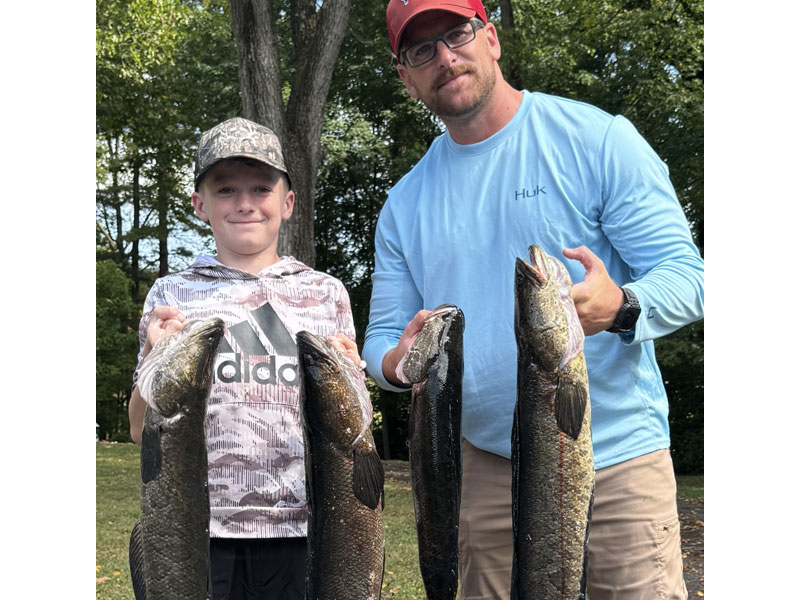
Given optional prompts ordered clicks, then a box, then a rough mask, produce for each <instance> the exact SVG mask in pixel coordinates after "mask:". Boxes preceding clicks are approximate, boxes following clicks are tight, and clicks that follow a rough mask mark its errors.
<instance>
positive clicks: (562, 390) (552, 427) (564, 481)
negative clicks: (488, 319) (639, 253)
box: [511, 246, 594, 600]
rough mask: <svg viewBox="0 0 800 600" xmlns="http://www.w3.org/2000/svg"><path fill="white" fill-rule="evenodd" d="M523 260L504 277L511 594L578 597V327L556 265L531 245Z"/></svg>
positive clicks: (587, 492)
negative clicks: (510, 320) (511, 381)
mask: <svg viewBox="0 0 800 600" xmlns="http://www.w3.org/2000/svg"><path fill="white" fill-rule="evenodd" d="M530 261H531V264H528V263H526V262H524V261H522V260H520V259H517V261H516V267H515V279H514V281H515V316H514V318H515V333H516V338H517V402H516V406H515V410H514V423H513V428H512V442H511V466H512V523H513V533H514V554H513V566H512V584H511V598H512V599H513V600H523V599H525V600H534V599H535V600H584V599H585V598H586V566H587V542H588V535H589V523H590V521H591V507H592V502H593V496H594V463H593V459H592V439H591V407H590V403H589V388H588V379H587V375H586V363H585V360H584V356H583V340H582V331H581V330H580V328H579V327H576V321H577V319H578V316H577V311H576V310H575V306H574V304H573V303H572V299H571V295H570V289H571V282H570V279H569V275H568V274H567V272H566V269H565V268H564V266H563V265H562V264H561V262H560V261H558V260H557V259H555V258H553V257H551V256H549V255H547V254H545V253H544V252H543V251H542V250H541V248H539V247H537V246H531V248H530ZM576 332H578V335H579V339H575V335H576Z"/></svg>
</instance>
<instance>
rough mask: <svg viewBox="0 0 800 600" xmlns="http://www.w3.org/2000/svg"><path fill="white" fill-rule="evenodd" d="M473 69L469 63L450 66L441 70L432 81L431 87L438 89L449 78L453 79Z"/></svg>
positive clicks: (471, 71)
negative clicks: (445, 69)
mask: <svg viewBox="0 0 800 600" xmlns="http://www.w3.org/2000/svg"><path fill="white" fill-rule="evenodd" d="M474 72H475V70H474V69H473V68H472V67H470V66H469V65H459V66H457V67H450V68H449V69H447V71H444V72H442V73H441V74H440V75H439V76H438V77H437V78H436V79H435V80H434V82H433V89H434V90H438V89H439V88H440V87H442V86H443V85H444V84H445V83H447V82H448V81H450V80H451V79H455V78H456V77H458V76H459V75H463V74H464V73H474Z"/></svg>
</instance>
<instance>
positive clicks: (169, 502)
mask: <svg viewBox="0 0 800 600" xmlns="http://www.w3.org/2000/svg"><path fill="white" fill-rule="evenodd" d="M224 331H225V324H224V322H223V321H222V320H221V319H217V318H211V319H207V320H205V321H202V322H201V321H188V322H186V323H185V324H184V325H183V327H182V328H181V330H180V331H178V332H177V333H175V334H173V335H170V336H168V337H167V338H165V339H164V340H162V341H161V342H159V343H158V344H157V345H156V346H155V347H154V348H153V350H152V352H151V353H150V355H148V357H147V359H146V362H145V363H143V365H142V370H141V377H140V384H141V388H140V389H141V390H142V395H143V397H144V398H145V399H146V400H147V403H148V406H147V408H146V410H145V416H144V426H143V430H142V456H141V472H142V494H141V516H140V519H139V525H138V526H137V527H136V528H135V529H134V532H133V535H132V537H131V562H132V565H133V563H134V559H135V560H136V563H137V567H136V570H137V573H135V574H134V573H132V577H133V578H134V587H135V589H137V596H136V597H137V600H140V597H139V594H141V590H142V589H145V590H146V599H147V600H175V599H176V598H181V599H182V600H206V599H207V598H210V597H211V592H210V589H209V533H208V523H209V503H208V486H207V482H208V459H207V455H206V439H205V415H206V403H207V401H208V394H209V391H210V387H211V377H212V368H213V363H214V357H215V355H216V352H217V347H218V345H219V342H220V339H221V338H222V336H223V334H224ZM140 567H141V572H138V570H139V568H140ZM142 579H143V584H142V581H141V580H142ZM137 580H138V581H137Z"/></svg>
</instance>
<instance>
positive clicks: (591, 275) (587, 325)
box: [563, 246, 625, 335]
mask: <svg viewBox="0 0 800 600" xmlns="http://www.w3.org/2000/svg"><path fill="white" fill-rule="evenodd" d="M563 252H564V256H566V257H567V258H569V259H572V260H577V261H580V263H581V264H582V265H583V268H584V269H586V276H585V277H584V279H583V281H581V282H580V283H576V284H575V285H573V286H572V300H573V301H574V302H575V308H576V309H577V310H578V317H579V318H580V320H581V327H583V332H584V334H586V335H594V334H595V333H600V332H601V331H605V330H606V329H608V328H609V327H611V325H612V324H613V323H614V317H616V316H617V312H619V309H620V307H622V303H623V301H624V300H625V297H624V296H623V294H622V290H621V289H620V288H619V286H618V285H617V284H616V283H614V281H613V280H612V279H611V277H609V275H608V271H606V266H605V265H604V264H603V261H602V260H600V259H599V258H597V256H595V254H594V253H593V252H592V251H591V250H589V249H588V248H587V247H586V246H580V247H578V248H565V249H564V250H563Z"/></svg>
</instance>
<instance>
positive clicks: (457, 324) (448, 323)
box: [398, 304, 464, 383]
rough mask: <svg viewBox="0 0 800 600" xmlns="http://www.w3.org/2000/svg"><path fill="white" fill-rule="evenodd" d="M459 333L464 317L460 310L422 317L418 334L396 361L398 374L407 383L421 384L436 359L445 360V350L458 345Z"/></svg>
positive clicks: (438, 309)
mask: <svg viewBox="0 0 800 600" xmlns="http://www.w3.org/2000/svg"><path fill="white" fill-rule="evenodd" d="M463 333H464V313H463V312H461V309H460V308H458V307H457V306H453V305H452V304H442V305H440V306H438V307H436V308H435V309H433V310H432V311H431V313H430V314H429V315H428V316H427V317H425V323H424V324H423V326H422V330H421V331H420V332H419V333H418V334H417V337H416V338H415V339H414V342H413V343H412V344H411V346H410V347H409V349H408V352H406V354H405V356H403V358H402V359H401V360H400V365H399V366H398V371H400V372H402V373H403V375H404V376H405V379H406V381H407V382H408V383H417V382H420V381H422V380H423V379H424V378H425V377H426V375H427V374H428V370H429V369H430V368H431V365H432V364H433V363H434V362H435V361H436V359H437V357H446V356H447V352H446V349H447V347H448V346H449V345H450V344H452V343H457V342H460V340H461V338H462V336H463ZM444 368H445V370H446V368H447V366H446V365H444Z"/></svg>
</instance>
